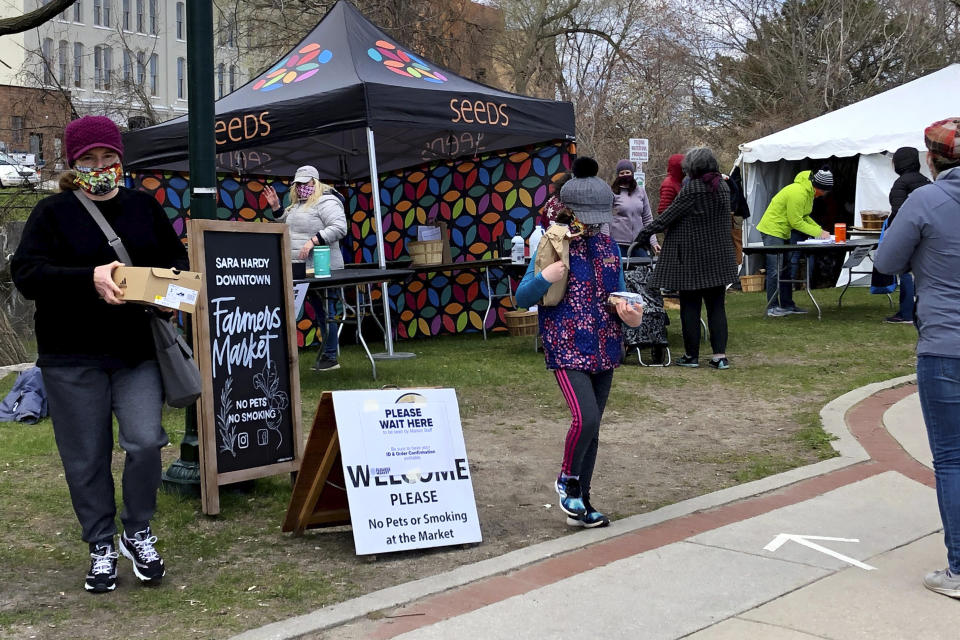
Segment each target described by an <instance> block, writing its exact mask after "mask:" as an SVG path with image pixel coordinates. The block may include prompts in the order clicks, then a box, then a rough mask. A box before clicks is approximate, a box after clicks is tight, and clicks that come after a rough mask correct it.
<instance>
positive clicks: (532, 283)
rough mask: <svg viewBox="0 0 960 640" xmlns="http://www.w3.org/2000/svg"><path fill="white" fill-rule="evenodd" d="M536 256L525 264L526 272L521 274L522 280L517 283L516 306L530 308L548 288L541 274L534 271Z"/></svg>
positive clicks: (548, 285) (547, 283)
mask: <svg viewBox="0 0 960 640" xmlns="http://www.w3.org/2000/svg"><path fill="white" fill-rule="evenodd" d="M535 263H536V257H533V258H531V259H530V264H528V265H527V272H526V273H525V274H523V280H521V281H520V284H519V285H517V295H516V298H517V306H518V307H523V308H527V309H528V308H530V307H532V306H533V305H535V304H537V303H538V302H539V301H540V299H541V298H542V297H543V294H545V293H546V292H547V289H549V288H550V283H549V282H547V281H546V280H545V279H544V277H543V275H542V274H539V273H536V266H535Z"/></svg>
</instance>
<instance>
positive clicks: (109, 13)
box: [103, 0, 113, 27]
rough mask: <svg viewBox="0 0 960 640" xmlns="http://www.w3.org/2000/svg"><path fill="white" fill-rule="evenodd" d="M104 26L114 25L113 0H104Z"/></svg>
mask: <svg viewBox="0 0 960 640" xmlns="http://www.w3.org/2000/svg"><path fill="white" fill-rule="evenodd" d="M103 26H105V27H110V26H113V0H103Z"/></svg>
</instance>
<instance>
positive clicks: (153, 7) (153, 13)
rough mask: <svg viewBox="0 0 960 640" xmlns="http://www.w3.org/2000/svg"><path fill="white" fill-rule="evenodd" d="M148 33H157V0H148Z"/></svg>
mask: <svg viewBox="0 0 960 640" xmlns="http://www.w3.org/2000/svg"><path fill="white" fill-rule="evenodd" d="M150 33H151V35H157V0H150Z"/></svg>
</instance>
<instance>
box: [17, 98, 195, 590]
mask: <svg viewBox="0 0 960 640" xmlns="http://www.w3.org/2000/svg"><path fill="white" fill-rule="evenodd" d="M64 149H65V151H66V160H67V162H68V163H69V165H70V167H71V171H68V172H67V173H65V174H64V175H63V176H61V178H60V189H61V192H60V193H57V194H55V195H52V196H49V197H47V198H44V199H43V200H41V201H40V202H38V203H37V205H36V206H35V207H34V209H33V212H32V213H31V214H30V218H29V219H28V220H27V223H26V225H25V226H24V229H23V236H22V239H21V241H20V246H19V247H17V251H16V253H14V255H13V258H12V259H11V261H10V270H11V274H12V276H13V282H14V284H15V285H16V286H17V288H18V289H19V290H20V293H22V294H23V296H24V297H26V298H27V299H30V300H34V301H36V305H37V308H36V313H35V314H34V321H35V323H36V334H37V351H38V352H39V357H38V358H37V366H38V367H40V372H41V375H42V377H43V386H44V388H45V389H46V392H47V401H48V404H49V408H50V416H51V418H52V419H53V433H54V436H55V437H56V441H57V449H58V450H59V452H60V459H61V460H62V462H63V469H64V477H65V479H66V482H67V487H68V488H69V490H70V500H71V502H72V503H73V509H74V512H75V513H76V515H77V519H78V520H79V521H80V526H81V533H82V537H83V540H84V541H86V542H87V543H88V544H89V547H90V569H89V570H88V571H87V575H86V578H85V580H84V585H83V586H84V589H85V590H86V591H89V592H92V593H105V592H110V591H113V590H114V589H115V588H116V585H117V560H118V558H119V556H120V554H122V555H124V556H125V557H127V558H129V559H130V560H131V561H132V563H133V572H134V575H136V576H137V578H138V579H139V580H140V581H141V582H144V583H149V584H156V583H158V582H160V581H161V579H162V578H163V576H164V574H165V573H166V568H165V566H164V562H163V559H162V558H161V557H160V553H159V551H158V549H157V545H156V543H157V536H156V535H155V534H154V533H153V532H152V531H151V529H150V521H151V520H152V519H153V515H154V512H155V510H156V505H157V489H158V488H159V486H160V473H161V460H160V450H161V449H162V448H163V447H164V446H165V445H166V444H167V442H168V440H167V434H166V433H165V432H164V430H163V425H162V423H161V417H162V415H161V414H162V412H161V409H162V407H163V385H162V383H161V380H160V369H159V368H158V366H157V360H156V352H155V350H154V344H153V332H152V331H151V328H150V323H151V319H152V317H153V315H154V314H155V313H159V311H155V310H154V308H152V307H147V306H145V305H139V304H125V303H124V300H123V290H122V289H121V288H120V287H118V286H117V285H116V284H115V283H114V281H113V272H114V270H115V269H116V268H117V267H118V266H121V264H120V262H119V260H118V258H117V254H116V252H115V251H114V249H113V248H112V247H111V246H110V245H109V244H108V242H107V236H106V235H105V234H104V231H103V230H101V228H100V227H99V226H98V224H97V222H96V221H95V220H94V218H93V216H92V215H91V213H90V211H89V210H88V209H87V208H86V207H87V205H90V206H93V207H95V209H96V210H99V212H100V214H101V215H102V216H103V219H104V220H106V222H107V224H109V225H110V226H111V227H112V228H113V231H114V232H115V233H116V234H117V236H118V237H119V238H120V241H121V242H122V243H123V246H124V248H125V249H126V250H127V253H129V254H130V259H131V260H132V261H133V266H141V267H164V268H170V267H175V268H180V269H186V268H188V267H189V261H188V260H187V252H186V250H185V249H184V247H183V244H182V243H181V242H180V238H179V237H178V236H177V233H176V232H175V231H174V229H173V226H172V225H171V224H170V220H169V218H168V217H167V214H166V212H164V210H163V208H162V207H161V206H160V204H159V203H158V202H157V201H156V200H155V199H154V198H153V197H152V196H150V195H149V194H147V193H144V192H142V191H136V190H133V189H127V188H125V187H123V186H122V179H123V167H122V164H121V162H122V160H123V141H122V139H121V137H120V130H119V129H118V128H117V125H115V124H114V123H113V121H112V120H110V119H109V118H106V117H103V116H86V117H84V118H79V119H77V120H74V121H73V122H71V123H70V124H69V125H67V128H66V130H65V131H64ZM67 315H69V323H70V330H69V331H64V321H65V318H66V316H67ZM161 315H166V314H162V313H161ZM78 409H79V410H78ZM114 416H116V418H117V423H118V425H119V442H120V446H121V448H123V450H124V451H125V452H126V458H125V462H124V469H123V479H122V483H123V491H122V495H123V511H122V512H121V514H120V521H121V522H122V523H123V529H122V531H120V532H118V531H117V525H116V521H115V520H116V512H117V507H116V504H115V498H114V495H115V494H114V484H113V474H112V470H111V465H112V456H113V417H114ZM117 533H120V540H119V545H118V544H117V540H116V536H117Z"/></svg>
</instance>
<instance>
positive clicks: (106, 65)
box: [103, 47, 113, 91]
mask: <svg viewBox="0 0 960 640" xmlns="http://www.w3.org/2000/svg"><path fill="white" fill-rule="evenodd" d="M112 84H113V49H111V48H110V47H104V48H103V88H104V89H107V90H108V91H109V90H110V88H111V85H112Z"/></svg>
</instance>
